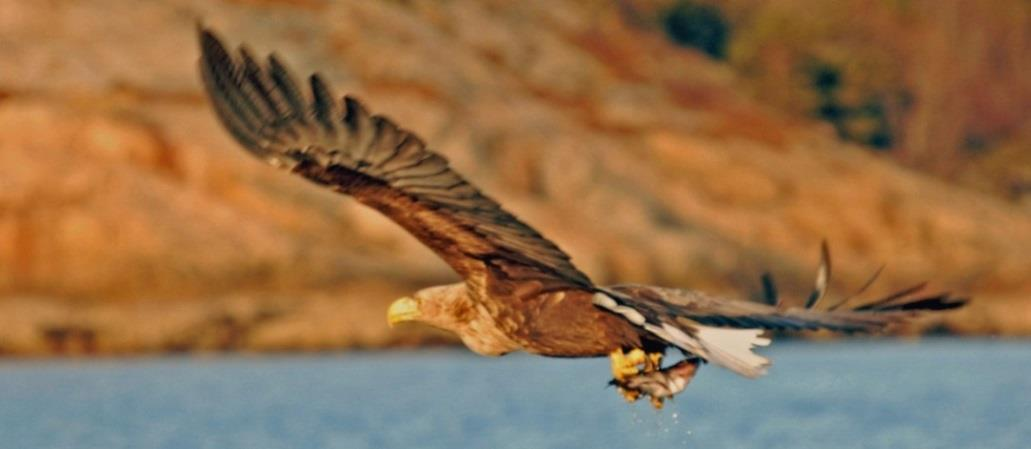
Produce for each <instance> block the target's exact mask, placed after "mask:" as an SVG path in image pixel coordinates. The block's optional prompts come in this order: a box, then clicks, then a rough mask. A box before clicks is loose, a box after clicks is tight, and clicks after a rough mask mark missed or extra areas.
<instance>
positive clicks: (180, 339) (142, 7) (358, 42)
mask: <svg viewBox="0 0 1031 449" xmlns="http://www.w3.org/2000/svg"><path fill="white" fill-rule="evenodd" d="M595 6H599V5H595ZM110 11H119V14H117V15H112V14H110ZM0 17H3V19H0V25H2V26H0V41H3V42H4V43H5V44H4V51H3V52H0V68H2V69H0V135H2V136H3V138H2V139H0V353H13V354H38V353H50V352H61V353H127V352H141V351H182V350H195V349H202V350H229V349H247V350H323V349H330V348H339V347H356V346H360V347H365V346H374V347H378V346H383V345H400V344H414V343H418V342H426V341H432V342H436V341H448V340H447V337H445V336H441V335H439V334H435V333H431V332H429V331H426V330H420V329H406V330H401V331H388V330H387V328H386V325H385V322H384V319H383V311H384V307H385V305H386V304H387V303H388V302H389V301H390V300H392V299H394V298H395V297H397V296H399V295H403V294H405V293H407V292H409V291H411V290H414V289H416V288H419V287H422V286H426V285H430V284H433V283H443V282H447V281H450V280H451V279H453V276H454V275H453V274H452V273H451V272H450V271H449V270H448V269H447V267H446V266H445V265H444V264H443V263H441V262H439V261H438V260H437V259H436V258H435V257H434V256H433V255H432V254H431V253H429V251H427V250H426V249H424V248H422V247H421V246H420V245H419V244H418V243H417V242H415V241H414V239H412V238H410V237H409V236H407V235H406V234H405V233H404V232H402V231H401V230H400V229H399V228H397V227H395V226H393V224H391V223H390V222H388V221H386V220H385V219H383V218H381V217H379V216H377V215H375V214H373V213H371V212H370V211H367V210H365V209H363V208H361V207H360V206H359V205H357V204H355V203H354V202H352V201H350V200H348V199H346V198H342V197H338V196H336V195H334V194H332V193H329V192H325V191H322V190H320V189H318V188H316V187H314V186H310V185H308V184H307V183H305V182H303V181H302V180H299V179H295V178H294V177H290V176H287V175H286V174H284V173H281V172H278V171H275V170H273V169H271V168H269V167H267V166H265V165H263V164H260V163H258V162H256V161H254V160H252V159H251V158H249V157H248V156H247V155H246V154H244V152H242V151H240V150H239V149H238V148H237V147H236V145H235V143H234V142H232V141H231V140H230V139H229V137H228V136H227V135H226V134H225V132H224V131H223V130H222V129H221V128H220V126H219V125H218V124H217V122H216V121H215V118H214V116H213V114H212V112H211V110H210V108H209V107H208V105H207V104H206V100H205V99H204V97H203V96H202V95H201V92H200V86H199V80H198V77H197V76H196V73H195V71H196V58H197V49H196V43H195V37H194V21H195V20H197V18H202V19H203V21H204V22H205V23H206V24H209V25H211V26H214V27H215V28H216V29H218V30H221V32H222V33H223V35H224V37H225V38H226V39H227V40H228V41H230V42H234V43H240V42H247V43H248V44H249V45H250V46H251V48H252V49H253V50H255V51H256V53H258V54H264V53H266V52H271V51H276V52H277V53H279V54H280V55H281V56H282V57H283V59H285V60H286V61H288V62H289V63H290V64H291V65H292V66H293V67H294V69H295V70H297V71H298V72H303V73H299V74H305V73H307V72H310V71H321V72H323V73H324V74H325V75H326V76H327V78H328V79H329V80H331V81H332V82H333V83H334V84H335V87H336V89H337V90H338V92H341V93H342V92H344V91H346V92H348V93H352V94H355V95H357V96H359V97H360V98H362V99H363V100H364V101H365V102H366V103H367V104H369V105H370V107H371V108H373V110H374V111H376V112H379V113H384V114H387V115H390V116H392V117H394V118H395V119H396V120H397V121H398V122H400V123H402V124H403V125H405V126H407V127H408V128H410V129H412V130H414V131H416V132H418V133H419V134H420V135H422V136H423V137H424V138H425V139H426V140H427V141H428V142H430V144H431V145H432V146H433V147H434V148H436V149H437V150H438V151H439V152H441V153H443V154H444V155H446V156H447V157H448V158H450V159H451V160H452V162H453V164H454V165H455V166H456V167H457V168H458V169H459V170H460V171H462V172H463V173H465V174H466V175H467V177H468V178H469V179H470V180H472V181H473V182H475V183H476V184H478V185H479V186H481V187H482V188H483V189H484V190H485V191H486V192H487V193H488V194H490V195H492V196H495V197H497V198H498V199H499V200H501V201H502V202H503V203H504V204H506V205H507V207H508V208H509V209H510V210H513V211H514V212H516V213H517V214H519V215H520V216H522V217H523V218H524V219H525V220H526V221H528V222H529V223H531V224H533V225H535V226H536V227H537V228H538V229H539V230H540V231H542V232H543V233H544V234H545V235H547V236H549V237H551V238H552V239H553V240H555V241H556V242H558V243H559V244H560V246H562V247H563V248H564V249H566V250H567V251H568V252H569V253H570V254H572V255H573V257H574V261H575V262H577V263H578V264H579V265H580V266H581V267H582V268H583V269H584V271H586V272H587V273H588V274H590V275H591V276H592V277H594V278H595V279H596V280H597V281H599V282H644V283H661V284H664V285H670V286H680V287H689V288H701V289H708V290H714V291H718V292H722V293H725V294H728V295H736V296H741V297H744V296H750V295H753V294H754V293H755V290H756V289H757V288H758V282H757V278H758V275H759V274H760V273H761V271H762V270H764V269H769V270H771V271H773V272H774V273H775V274H776V275H777V276H778V277H779V278H781V279H782V280H783V281H784V283H785V290H787V293H789V294H790V293H792V292H793V293H794V294H795V296H796V297H798V298H799V299H800V298H801V296H802V293H803V291H802V290H803V289H804V288H805V287H804V286H805V285H806V284H807V283H808V282H809V278H810V275H811V273H810V272H811V271H812V270H814V269H815V264H816V259H817V247H818V243H819V241H820V240H821V239H822V238H827V239H828V240H829V242H830V244H831V248H832V250H833V251H834V252H835V256H836V257H835V259H836V260H835V262H836V265H835V269H836V273H835V274H836V275H837V280H838V281H839V282H840V283H841V286H842V287H847V288H855V287H857V286H858V284H859V283H861V282H862V280H863V277H864V276H865V275H867V274H869V273H870V272H872V271H873V270H874V269H875V268H876V267H877V266H878V265H879V264H880V263H886V264H887V265H888V267H887V270H886V271H885V273H886V275H885V276H884V278H883V279H882V281H881V283H880V284H879V285H881V286H882V290H887V289H890V288H894V287H899V286H900V284H903V283H910V282H916V281H919V280H923V279H931V280H933V281H934V283H933V285H935V286H937V287H940V288H946V289H952V290H955V291H961V292H964V293H969V294H970V295H972V296H974V297H975V298H976V300H975V302H974V304H973V305H972V306H971V307H969V308H968V309H967V310H965V311H962V312H958V313H954V314H950V315H949V316H948V317H946V318H945V322H944V323H945V326H946V327H947V328H948V329H949V330H952V331H956V332H964V333H989V332H1003V333H1012V334H1031V315H1029V314H1031V306H1029V305H1028V303H1027V300H1026V298H1028V297H1029V295H1031V281H1029V279H1031V276H1029V275H1031V256H1029V254H1031V238H1028V236H1031V216H1029V214H1028V213H1027V212H1026V210H1025V211H1022V210H1020V209H1017V208H1016V207H1014V206H1012V205H1009V204H1006V203H1004V202H1002V201H999V200H996V199H994V198H992V197H988V196H984V195H981V194H978V193H974V192H970V191H966V190H963V189H960V188H958V187H954V186H950V185H947V184H944V183H942V182H940V181H936V180H933V179H930V178H927V177H924V176H922V175H920V174H918V173H914V172H911V171H907V170H905V169H902V168H899V167H897V166H895V165H893V164H891V163H890V162H888V161H885V160H880V159H878V158H877V157H875V156H873V155H870V154H868V153H866V152H864V151H862V150H860V149H857V148H854V147H851V146H849V145H845V144H842V143H841V142H839V141H837V140H836V139H835V138H833V137H832V135H831V133H829V132H827V131H826V129H825V128H824V127H822V126H820V125H817V124H814V123H809V122H804V121H800V120H797V119H789V118H786V117H783V116H781V115H778V114H777V113H776V112H773V111H770V110H768V109H766V108H764V107H763V106H762V105H760V104H758V103H756V102H755V101H753V100H750V99H749V98H747V97H746V96H744V95H742V94H741V93H740V89H739V83H737V81H736V80H735V79H734V76H733V74H732V73H730V72H729V71H728V70H727V69H726V68H725V67H721V66H719V65H718V64H715V63H713V62H711V61H709V60H707V59H705V58H704V57H702V56H700V55H697V54H694V53H691V52H689V51H687V50H683V49H678V48H674V47H673V46H671V45H670V44H668V43H666V42H665V41H664V40H663V39H662V38H661V36H656V35H652V34H648V33H647V32H644V31H640V30H636V29H632V28H629V27H627V26H626V25H625V24H624V22H623V20H622V19H621V17H620V15H619V11H618V10H616V9H614V8H613V7H611V6H608V5H607V4H606V6H604V7H589V6H585V5H584V4H582V3H580V2H550V1H549V2H545V1H539V2H519V3H517V4H512V3H509V2H501V1H490V2H480V1H471V0H470V1H453V2H446V3H439V4H438V3H433V2H427V3H421V2H414V3H412V4H407V3H404V2H319V1H310V2H192V1H186V0H183V1H170V2H161V3H160V4H159V3H153V4H152V3H144V4H140V3H136V2H127V1H115V0H102V1H99V2H90V3H89V4H88V5H87V4H81V5H80V4H74V5H73V4H63V3H62V4H51V3H36V2H7V3H5V4H4V5H3V6H0ZM571 205H575V207H572V206H571ZM922 325H924V326H926V325H927V323H922ZM918 327H919V326H918Z"/></svg>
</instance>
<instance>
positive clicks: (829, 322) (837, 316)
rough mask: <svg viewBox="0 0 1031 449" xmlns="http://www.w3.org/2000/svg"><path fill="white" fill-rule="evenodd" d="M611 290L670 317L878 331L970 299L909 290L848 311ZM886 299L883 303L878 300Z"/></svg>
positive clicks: (689, 293) (747, 325) (638, 288)
mask: <svg viewBox="0 0 1031 449" xmlns="http://www.w3.org/2000/svg"><path fill="white" fill-rule="evenodd" d="M610 289H611V290H614V291H616V292H620V293H623V295H622V296H623V297H624V299H623V300H624V301H625V302H626V303H627V304H625V305H627V306H630V307H633V308H634V309H638V310H641V311H643V312H642V313H644V314H645V315H652V316H655V317H661V319H664V320H672V321H674V322H676V321H677V320H682V319H686V320H690V321H691V322H694V323H700V324H703V325H707V326H717V327H732V328H740V329H768V330H816V329H829V330H832V331H838V332H876V331H879V330H882V329H883V328H885V327H886V326H888V325H891V324H893V323H897V322H899V321H903V320H905V319H907V318H911V317H913V316H914V315H916V314H917V313H918V312H921V311H930V310H949V309H955V308H958V307H961V306H962V305H963V304H965V303H966V300H965V299H962V298H955V297H952V296H949V295H948V294H947V293H941V294H936V295H929V296H919V297H910V298H905V296H908V295H910V294H913V293H916V291H914V290H913V289H906V290H903V291H902V292H899V293H903V294H902V295H891V296H889V297H886V298H884V299H889V298H890V300H888V301H884V300H878V301H874V302H872V303H870V304H869V305H865V306H859V307H856V308H853V309H846V310H817V309H810V308H805V307H778V306H772V305H768V304H762V303H757V302H750V301H737V300H731V299H724V298H717V297H714V296H710V295H707V294H705V293H702V292H698V291H694V290H681V289H672V288H661V287H653V286H646V285H618V286H613V287H610ZM878 303H880V304H878Z"/></svg>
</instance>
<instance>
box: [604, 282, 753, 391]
mask: <svg viewBox="0 0 1031 449" xmlns="http://www.w3.org/2000/svg"><path fill="white" fill-rule="evenodd" d="M619 296H620V295H619V294H618V293H609V294H603V293H597V294H595V295H594V298H593V300H594V304H595V305H597V306H600V307H602V308H605V309H608V310H610V311H612V312H615V313H617V314H620V315H622V316H623V317H624V318H626V319H627V321H630V322H631V323H633V324H635V325H637V326H641V327H643V328H644V329H645V330H647V331H648V332H651V333H652V334H655V335H657V336H658V337H659V338H662V339H663V340H666V341H667V342H669V343H672V344H674V345H676V346H677V347H679V348H680V349H683V350H684V351H687V352H689V353H691V354H694V355H696V356H699V357H701V358H703V359H705V360H707V361H709V362H712V363H715V364H717V365H719V366H722V367H724V368H727V369H729V370H731V371H733V372H735V373H738V374H740V375H742V376H745V377H750V378H755V377H759V376H762V375H763V374H766V369H767V368H769V366H770V361H769V359H767V358H765V357H763V356H760V355H759V354H756V353H754V352H752V348H754V347H756V346H767V345H769V344H770V339H769V338H766V337H763V336H762V333H763V330H762V329H738V328H730V327H712V326H703V325H701V324H698V323H697V322H694V321H689V320H686V319H683V318H682V319H681V324H682V325H683V324H684V322H689V323H690V324H689V325H687V327H688V328H689V332H690V333H691V334H690V335H689V334H688V333H687V332H684V331H683V330H681V329H680V328H679V327H677V326H674V325H672V324H670V323H661V324H656V323H652V322H649V321H648V320H647V319H646V318H645V316H644V315H642V314H641V313H640V312H638V311H637V310H635V309H634V308H632V307H630V306H625V305H621V304H619V302H617V301H616V299H615V298H614V297H619Z"/></svg>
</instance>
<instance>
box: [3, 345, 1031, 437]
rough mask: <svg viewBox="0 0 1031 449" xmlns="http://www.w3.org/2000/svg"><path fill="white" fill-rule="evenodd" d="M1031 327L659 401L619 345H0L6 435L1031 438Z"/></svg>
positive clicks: (776, 370) (814, 363)
mask: <svg viewBox="0 0 1031 449" xmlns="http://www.w3.org/2000/svg"><path fill="white" fill-rule="evenodd" d="M1029 343H1031V342H1028V341H1012V340H1010V341H1007V340H961V339H925V340H921V341H897V340H887V339H876V340H860V341H856V340H850V341H847V342H829V343H828V342H821V343H813V342H805V341H798V340H790V341H787V342H776V343H775V344H774V345H773V346H771V347H769V348H766V349H763V351H762V352H763V354H764V355H767V356H769V357H771V358H772V359H773V360H774V364H773V366H772V367H771V369H770V372H769V374H768V375H767V376H765V377H762V378H760V379H755V380H750V379H745V378H741V377H738V376H736V375H734V374H733V373H730V372H728V371H726V370H723V369H721V368H718V367H714V366H703V368H702V369H701V370H700V372H699V374H698V377H696V378H695V380H694V381H693V382H692V383H691V385H690V386H689V387H688V389H687V391H685V392H684V393H683V394H681V395H680V396H678V397H677V398H676V399H675V400H674V401H673V402H670V403H668V404H667V406H666V407H665V408H664V409H662V410H658V411H656V410H654V409H652V408H651V406H650V405H649V404H648V403H647V401H639V402H637V403H634V404H629V403H626V402H625V401H624V400H623V399H622V398H621V397H619V396H618V395H617V392H616V391H615V390H614V389H612V388H610V387H608V386H607V385H606V384H607V381H608V379H609V377H610V372H609V365H608V361H607V360H605V359H549V358H543V357H534V356H529V355H520V354H515V355H509V356H505V357H500V358H485V357H479V356H475V355H473V354H471V353H468V352H466V351H464V350H458V349H431V350H419V351H415V350H411V351H391V352H341V353H329V354H318V355H271V356H269V355H219V356H212V355H207V356H175V357H145V358H114V359H110V358H109V359H47V360H17V359H6V360H0V448H3V449H8V448H11V449H20V448H25V449H46V448H54V449H57V448H96V449H116V448H132V449H146V448H169V449H172V448H176V449H179V448H182V449H195V448H211V449H232V448H246V449H262V448H341V449H363V448H428V449H432V448H440V449H454V448H485V449H503V448H525V449H547V448H663V449H669V448H763V449H773V448H791V449H798V448H821V449H822V448H826V449H843V448H884V449H905V448H913V449H924V448H991V449H1004V448H1014V449H1027V448H1031V344H1029Z"/></svg>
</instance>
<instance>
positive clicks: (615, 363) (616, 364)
mask: <svg viewBox="0 0 1031 449" xmlns="http://www.w3.org/2000/svg"><path fill="white" fill-rule="evenodd" d="M638 351H639V349H638ZM632 354H633V351H631V352H630V354H623V350H622V349H617V350H615V351H612V353H610V354H609V358H610V359H612V377H613V378H615V379H616V381H618V382H622V381H624V380H626V379H627V378H630V377H633V376H636V375H637V373H638V371H637V363H631V360H630V358H629V357H628V356H629V355H632Z"/></svg>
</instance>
